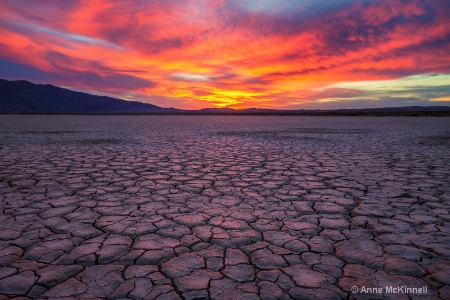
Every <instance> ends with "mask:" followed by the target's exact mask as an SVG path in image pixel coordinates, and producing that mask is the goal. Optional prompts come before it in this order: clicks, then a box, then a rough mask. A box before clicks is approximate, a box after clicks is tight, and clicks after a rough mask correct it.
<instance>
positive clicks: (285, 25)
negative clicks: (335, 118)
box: [0, 0, 450, 109]
mask: <svg viewBox="0 0 450 300" xmlns="http://www.w3.org/2000/svg"><path fill="white" fill-rule="evenodd" d="M449 19H450V2H449V1H448V0H404V1H403V0H384V1H383V0H373V1H367V0H359V1H352V0H334V1H330V0H134V1H119V0H117V1H115V0H86V1H84V0H64V1H59V0H40V1H34V0H29V1H27V0H0V78H3V79H8V80H28V81H31V82H34V83H42V84H47V83H48V84H53V85H56V86H61V87H65V88H69V89H72V90H76V91H84V92H89V93H92V94H98V95H108V96H113V97H117V98H122V99H126V100H133V101H141V102H146V103H151V104H155V105H158V106H162V107H176V108H181V109H200V108H206V107H231V108H236V109H244V108H253V107H257V108H272V109H331V108H369V107H387V106H395V107H398V106H415V105H424V106H436V105H450V21H449Z"/></svg>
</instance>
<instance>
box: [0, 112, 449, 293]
mask: <svg viewBox="0 0 450 300" xmlns="http://www.w3.org/2000/svg"><path fill="white" fill-rule="evenodd" d="M0 209H1V214H0V266H1V268H0V294H1V295H3V296H0V299H8V298H14V297H19V296H20V297H22V299H25V298H45V299H50V298H55V299H56V298H58V299H60V298H64V297H66V298H67V299H71V298H89V299H92V298H110V299H113V298H130V299H203V298H212V299H246V300H249V299H260V298H261V299H341V298H343V299H346V298H349V297H350V298H353V297H355V298H357V299H365V298H369V297H371V299H373V298H375V299H376V298H380V299H382V298H383V297H385V298H388V299H440V298H442V299H445V298H447V299H448V297H450V213H449V211H450V118H426V117H417V118H414V117H404V118H401V117H398V118H394V117H378V118H377V117H248V116H247V117H245V116H240V117H239V116H13V115H10V116H1V118H0ZM352 287H353V289H354V291H353V292H352ZM355 287H357V289H358V291H357V292H356V288H355ZM389 287H395V288H398V287H400V288H401V290H399V293H397V294H394V293H393V292H389V290H386V288H388V289H389ZM406 287H407V288H422V290H421V291H420V290H416V291H415V292H414V291H413V292H411V291H409V292H408V290H406ZM368 288H372V289H374V290H375V293H372V294H368V293H366V292H367V289H368ZM380 288H381V290H382V291H380V290H379V289H380ZM374 290H372V291H374Z"/></svg>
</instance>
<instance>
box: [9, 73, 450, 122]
mask: <svg viewBox="0 0 450 300" xmlns="http://www.w3.org/2000/svg"><path fill="white" fill-rule="evenodd" d="M0 113H3V114H5V113H7V114H11V113H20V114H42V113H44V114H47V113H48V114H182V115H191V114H194V115H350V116H351V115H413V116H414V115H440V116H442V115H445V116H450V107H449V106H408V107H383V108H365V109H331V110H304V109H300V110H275V109H259V108H249V109H243V110H235V109H232V108H204V109H201V110H182V109H176V108H172V107H171V108H164V107H160V106H156V105H153V104H148V103H142V102H136V101H127V100H122V99H117V98H113V97H107V96H97V95H91V94H88V93H83V92H75V91H72V90H69V89H65V88H60V87H56V86H53V85H50V84H34V83H31V82H28V81H25V80H18V81H9V80H5V79H0Z"/></svg>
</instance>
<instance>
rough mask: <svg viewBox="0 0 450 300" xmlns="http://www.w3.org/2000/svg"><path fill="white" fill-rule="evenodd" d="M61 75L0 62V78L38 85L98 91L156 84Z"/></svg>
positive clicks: (121, 78) (68, 72)
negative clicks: (36, 83)
mask: <svg viewBox="0 0 450 300" xmlns="http://www.w3.org/2000/svg"><path fill="white" fill-rule="evenodd" d="M61 71H62V72H64V76H61V73H53V72H48V71H42V70H39V69H37V68H33V67H29V66H26V65H22V64H17V63H14V62H11V61H6V60H0V77H2V78H10V79H16V80H17V79H24V80H30V81H33V82H38V83H49V82H54V83H56V84H59V85H65V86H69V87H70V86H73V87H80V88H88V87H90V86H95V87H96V88H97V89H98V90H100V91H108V90H109V91H114V90H115V91H119V90H137V89H141V88H150V87H154V86H155V85H156V84H155V83H153V82H151V81H148V80H145V79H142V78H138V77H134V76H131V75H126V74H110V75H99V74H97V73H94V72H87V71H72V70H68V69H61Z"/></svg>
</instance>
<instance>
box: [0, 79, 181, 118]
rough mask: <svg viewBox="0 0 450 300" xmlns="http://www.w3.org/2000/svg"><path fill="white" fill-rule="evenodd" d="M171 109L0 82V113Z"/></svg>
mask: <svg viewBox="0 0 450 300" xmlns="http://www.w3.org/2000/svg"><path fill="white" fill-rule="evenodd" d="M175 111H178V110H177V109H174V108H162V107H159V106H156V105H152V104H147V103H142V102H134V101H125V100H121V99H116V98H112V97H106V96H96V95H91V94H87V93H81V92H74V91H71V90H68V89H64V88H60V87H56V86H53V85H50V84H45V85H42V84H33V83H31V82H28V81H24V80H19V81H8V80H4V79H0V113H137V112H138V113H146V112H149V113H151V112H161V113H164V112H175Z"/></svg>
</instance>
